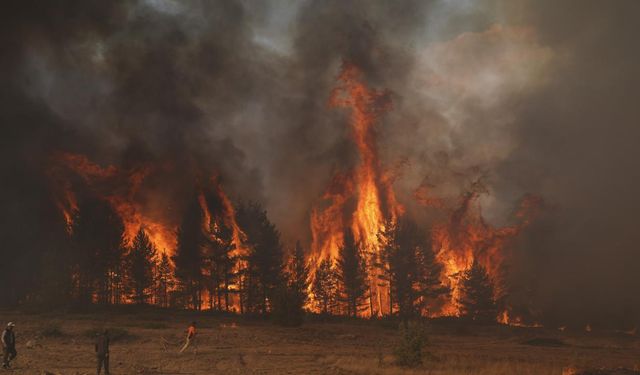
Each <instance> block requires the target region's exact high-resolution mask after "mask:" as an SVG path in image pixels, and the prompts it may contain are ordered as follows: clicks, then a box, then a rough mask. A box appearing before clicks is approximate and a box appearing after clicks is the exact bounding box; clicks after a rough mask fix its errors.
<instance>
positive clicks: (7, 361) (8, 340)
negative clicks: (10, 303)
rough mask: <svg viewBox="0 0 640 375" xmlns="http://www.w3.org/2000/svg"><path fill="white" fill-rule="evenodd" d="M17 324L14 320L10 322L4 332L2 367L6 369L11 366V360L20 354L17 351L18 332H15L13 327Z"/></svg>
mask: <svg viewBox="0 0 640 375" xmlns="http://www.w3.org/2000/svg"><path fill="white" fill-rule="evenodd" d="M15 326H16V325H15V324H13V322H9V323H8V324H7V328H5V330H4V332H2V354H3V362H2V368H5V369H7V368H10V367H11V361H12V360H13V359H14V358H15V357H16V356H17V355H18V352H17V351H16V334H15V332H13V327H15Z"/></svg>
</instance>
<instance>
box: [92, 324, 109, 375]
mask: <svg viewBox="0 0 640 375" xmlns="http://www.w3.org/2000/svg"><path fill="white" fill-rule="evenodd" d="M95 349H96V359H97V361H98V375H100V371H101V370H102V368H103V367H104V373H105V375H109V331H108V330H106V329H105V330H104V332H102V334H99V335H98V337H97V338H96V345H95Z"/></svg>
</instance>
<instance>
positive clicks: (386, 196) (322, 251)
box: [311, 63, 402, 315]
mask: <svg viewBox="0 0 640 375" xmlns="http://www.w3.org/2000/svg"><path fill="white" fill-rule="evenodd" d="M338 82H339V85H338V86H337V87H336V88H335V89H334V90H333V92H332V95H331V99H330V105H331V107H336V108H340V107H343V108H347V109H349V110H350V117H349V124H350V128H351V137H352V140H353V142H354V143H355V145H356V148H357V150H358V155H359V157H360V160H359V163H358V165H357V167H356V168H355V169H354V170H353V171H349V172H346V174H340V175H338V176H336V177H334V180H333V183H332V184H331V186H330V188H329V189H328V190H327V193H325V196H324V197H323V198H324V199H330V200H331V205H330V206H329V207H327V208H326V209H324V210H322V211H320V212H319V211H314V212H313V214H312V218H311V231H312V234H313V243H312V245H311V246H312V252H313V254H314V255H315V256H316V257H318V259H320V260H321V259H324V258H326V257H332V258H336V257H337V256H338V250H339V247H340V246H341V245H342V242H343V238H342V237H343V232H344V230H345V229H347V228H348V229H349V230H351V231H353V235H354V237H355V240H356V242H357V243H359V245H360V246H361V247H362V248H363V249H364V251H365V252H366V254H367V256H368V263H369V265H371V264H372V263H374V262H376V259H377V258H379V257H380V248H381V244H380V237H379V234H380V233H381V231H382V230H383V229H384V225H385V222H387V221H391V222H393V221H395V220H396V218H397V216H398V215H399V214H400V213H401V212H402V207H401V206H400V205H399V204H398V203H397V202H396V199H395V195H394V193H393V190H392V188H391V186H390V184H389V181H388V180H387V179H385V178H384V172H383V171H382V169H381V168H382V166H381V164H380V160H379V157H378V150H377V145H376V129H375V126H376V122H377V120H378V118H379V117H380V116H381V115H382V114H384V113H385V112H386V111H388V110H389V109H390V108H391V101H390V99H389V97H388V93H387V92H385V91H378V90H374V89H370V88H368V87H367V86H366V85H365V84H364V83H363V82H362V74H361V72H360V71H359V70H358V68H357V67H355V66H354V65H351V64H348V63H345V64H344V65H343V68H342V72H341V73H340V76H339V77H338ZM351 200H355V208H354V209H353V212H346V213H345V210H346V209H347V207H348V206H349V205H348V202H350V201H351ZM369 269H370V270H372V272H370V273H369V275H368V278H369V284H370V290H371V293H372V294H375V296H370V298H371V299H373V300H375V301H377V314H378V315H382V314H383V313H384V309H385V307H386V306H387V303H386V302H385V301H384V300H385V299H386V298H387V295H388V285H385V284H384V283H382V282H380V279H381V278H380V277H379V276H380V275H379V274H377V273H376V272H375V268H374V267H369ZM387 312H388V311H387ZM369 314H374V312H373V311H369Z"/></svg>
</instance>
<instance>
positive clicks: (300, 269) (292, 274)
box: [287, 241, 309, 309]
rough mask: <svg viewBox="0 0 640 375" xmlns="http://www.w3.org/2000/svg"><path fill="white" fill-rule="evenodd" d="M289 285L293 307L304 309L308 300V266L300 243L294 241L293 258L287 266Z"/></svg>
mask: <svg viewBox="0 0 640 375" xmlns="http://www.w3.org/2000/svg"><path fill="white" fill-rule="evenodd" d="M287 274H288V279H289V285H290V287H291V289H292V290H293V294H294V297H295V301H294V303H295V305H296V306H299V308H300V309H302V308H304V306H305V305H306V304H307V302H308V300H309V295H308V293H307V291H308V290H309V265H308V264H307V261H306V257H305V253H304V250H303V248H302V245H300V241H296V246H295V248H294V249H293V256H292V257H291V259H290V261H289V264H288V272H287Z"/></svg>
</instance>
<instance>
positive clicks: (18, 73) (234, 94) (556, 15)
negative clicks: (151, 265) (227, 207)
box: [0, 0, 640, 325]
mask: <svg viewBox="0 0 640 375" xmlns="http://www.w3.org/2000/svg"><path fill="white" fill-rule="evenodd" d="M8 8H9V9H10V11H8V12H5V13H4V14H3V16H2V21H3V22H2V26H1V27H2V33H1V34H2V36H1V37H0V38H1V41H2V42H3V43H2V49H3V54H2V55H3V59H2V60H3V61H2V63H1V65H0V67H1V68H2V75H1V77H2V78H1V79H2V81H1V83H2V84H3V85H2V86H3V87H5V88H6V90H3V93H2V98H3V100H2V104H1V107H2V117H3V118H2V122H3V125H2V126H3V132H4V133H5V134H6V137H5V138H4V142H3V143H5V146H4V147H2V162H1V167H2V175H3V177H4V180H5V181H10V182H9V183H7V184H5V185H4V186H3V188H2V190H3V194H2V196H3V199H5V200H7V202H3V204H2V206H3V207H4V208H5V209H6V210H7V214H6V215H5V217H6V218H8V217H12V218H16V217H20V218H21V219H20V220H17V223H22V224H16V221H12V222H11V223H10V222H9V219H3V224H5V225H3V227H4V228H5V229H7V228H12V227H13V226H15V227H19V226H20V225H23V224H24V225H27V224H28V223H29V220H31V219H30V218H29V217H27V216H25V215H24V213H23V207H25V206H27V207H31V206H33V205H34V204H36V203H33V202H34V201H36V202H41V201H47V200H48V199H49V198H48V195H49V193H48V191H47V188H46V186H47V183H46V179H45V178H44V177H43V176H44V172H43V170H45V169H46V165H47V163H48V162H47V160H48V158H49V155H50V154H51V153H52V152H55V151H70V152H75V153H81V154H84V155H87V156H88V157H89V158H90V159H91V160H94V161H95V162H97V163H99V164H101V165H107V164H113V165H116V166H120V167H122V168H131V167H135V166H137V165H144V164H152V165H159V166H162V167H160V168H158V169H157V171H156V172H155V173H154V174H153V176H151V177H150V178H149V180H148V181H146V182H145V184H144V186H143V189H144V190H145V191H146V192H147V193H148V196H150V197H153V202H149V203H148V205H149V206H157V205H162V206H163V207H164V206H167V207H168V206H170V207H169V208H167V207H164V208H162V209H169V210H170V212H172V213H177V212H179V211H180V207H181V205H182V202H181V200H182V199H186V196H187V195H188V192H189V191H190V189H192V188H193V181H194V179H197V178H198V176H199V175H200V174H202V173H204V174H210V173H219V174H220V175H221V176H222V181H223V184H224V188H225V190H226V191H227V192H228V193H229V195H230V196H231V197H232V198H233V199H254V200H258V201H261V202H263V203H264V204H265V206H266V208H267V210H268V212H269V215H270V217H271V218H272V219H273V220H274V221H275V222H276V224H277V225H278V226H279V228H280V229H281V231H282V232H283V236H284V239H285V241H286V242H287V243H291V242H293V241H294V240H296V239H298V238H300V239H302V240H303V241H305V242H308V241H309V237H310V235H309V214H310V211H311V208H312V207H313V206H314V205H318V204H320V203H321V202H320V199H319V197H320V196H321V195H322V192H323V191H324V190H325V188H326V187H327V185H328V184H329V181H330V179H331V177H332V175H333V174H334V173H335V172H336V171H338V170H341V169H345V168H348V167H350V166H353V165H354V164H355V163H357V157H358V156H357V154H356V153H355V150H354V147H353V145H352V143H351V141H350V140H349V129H348V127H347V124H346V116H345V113H344V112H343V111H341V110H335V109H329V108H328V106H327V101H328V98H329V94H330V92H331V89H332V88H333V86H334V85H335V78H336V76H337V73H338V72H339V69H340V65H341V64H342V62H343V61H348V62H351V63H353V64H355V65H357V66H358V67H359V68H360V69H361V70H362V71H363V73H364V76H365V77H366V80H367V82H368V83H369V84H370V85H371V86H372V87H375V88H380V89H388V90H389V91H390V93H391V99H392V101H393V106H394V109H393V111H392V112H390V113H389V114H387V115H386V116H384V117H383V118H382V120H381V122H380V124H379V128H378V131H379V148H380V152H381V157H382V161H383V163H384V165H385V167H387V168H395V169H397V173H398V174H399V176H400V177H399V178H398V180H397V181H396V183H395V186H394V187H395V189H396V191H397V194H398V196H399V199H400V201H401V202H402V203H404V205H405V206H406V207H407V211H408V213H409V214H411V215H413V216H416V217H418V218H420V220H421V221H424V223H425V226H426V223H427V222H428V221H429V219H430V218H429V213H428V212H426V211H425V209H424V208H423V207H421V206H419V205H417V204H415V203H414V200H413V199H414V198H413V193H414V191H415V189H416V188H418V187H419V186H420V185H421V184H425V183H426V184H429V186H431V189H432V192H433V194H434V196H440V197H444V198H447V199H449V200H451V201H454V200H455V198H456V197H457V196H458V195H459V194H460V193H461V192H462V191H463V190H464V189H466V188H468V186H469V184H470V183H471V182H472V181H474V180H475V179H476V178H478V176H480V175H484V176H486V177H485V178H484V181H485V185H486V186H487V189H488V191H489V194H486V195H483V197H482V201H481V203H482V207H483V212H484V214H485V215H486V217H487V219H488V220H489V221H490V222H491V223H493V224H495V225H506V224H509V220H510V217H511V216H510V214H511V212H512V210H513V209H514V206H515V203H516V202H517V200H518V199H519V198H520V197H521V196H522V195H523V194H525V193H534V194H538V195H540V196H542V197H543V198H544V199H545V201H546V202H547V207H548V209H547V210H546V211H545V214H544V215H543V217H542V218H541V219H539V220H538V221H537V222H536V224H534V225H533V227H532V228H530V230H529V231H527V233H525V236H524V238H521V239H520V240H519V241H518V244H517V248H516V249H515V251H516V257H515V259H514V261H513V263H512V264H511V267H512V272H511V274H512V275H513V280H512V285H514V289H517V290H518V291H514V294H513V296H512V298H513V300H514V301H517V302H518V303H520V304H521V305H523V307H522V308H523V309H528V310H529V311H528V313H530V314H533V315H537V316H541V317H543V318H544V319H546V322H549V323H555V322H566V321H568V320H570V319H573V318H575V317H579V319H573V321H575V322H576V324H580V325H584V324H586V323H592V324H593V323H596V322H604V321H613V320H614V319H616V321H624V322H625V323H628V324H633V323H634V319H635V316H637V313H638V310H639V309H640V298H638V297H636V293H634V291H636V290H638V287H640V281H638V278H637V277H634V272H633V271H634V265H635V264H636V263H637V260H638V254H637V244H638V243H639V242H638V240H640V238H639V235H638V234H637V233H638V231H636V230H635V223H634V214H635V212H636V211H638V209H640V207H639V206H640V200H639V199H638V198H637V197H636V191H635V190H637V189H636V188H637V182H638V181H639V177H640V176H639V175H638V173H639V172H638V168H637V167H636V165H635V164H636V159H637V151H636V148H637V147H636V145H635V143H636V140H637V139H640V137H639V136H640V134H639V133H640V131H639V130H638V128H637V126H634V125H635V122H637V119H638V118H640V117H639V116H638V111H639V110H638V106H637V105H635V103H634V99H635V98H636V97H637V95H636V93H637V90H638V89H637V87H638V83H640V82H638V81H639V74H638V68H637V67H638V66H640V65H639V64H638V62H639V61H638V55H639V54H638V49H637V48H634V38H635V36H636V35H638V31H639V30H637V29H638V26H636V22H634V20H633V14H637V11H638V10H639V9H638V4H637V3H636V2H634V1H625V0H622V1H618V2H615V3H611V4H603V3H601V2H595V1H568V2H564V3H563V4H557V3H555V2H551V1H529V0H517V1H497V0H495V1H494V0H487V1H480V2H478V1H468V0H457V1H455V0H433V1H411V0H408V1H394V2H385V1H379V2H378V1H376V2H372V1H338V0H335V1H334V0H329V1H311V0H304V1H291V0H276V1H269V2H254V1H231V0H229V1H212V2H205V1H189V2H180V1H174V0H138V1H134V0H131V1H124V2H117V4H116V3H115V2H113V3H112V2H109V3H104V2H97V1H96V2H93V1H72V0H69V1H61V2H47V3H46V4H40V3H36V2H12V4H10V5H9V7H8ZM634 11H635V13H634ZM16 197H17V200H16ZM158 202H161V203H158ZM166 202H170V203H166ZM36 205H37V204H36ZM153 209H154V210H155V209H160V208H157V207H154V208H153ZM46 211H47V212H48V213H47V214H46V215H44V218H43V219H42V224H41V225H40V227H43V228H44V227H46V226H47V225H46V223H47V222H48V221H47V220H48V219H46V217H49V216H54V214H53V213H52V212H53V211H55V210H54V209H53V208H50V209H47V210H46ZM176 215H177V214H176ZM174 216H175V215H174ZM40 227H39V228H40ZM3 232H5V230H4V229H3ZM8 233H10V232H9V231H6V232H5V233H3V237H4V238H5V242H7V243H16V244H17V243H18V242H19V239H17V238H13V237H11V236H10V235H8ZM634 314H635V315H634Z"/></svg>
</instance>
